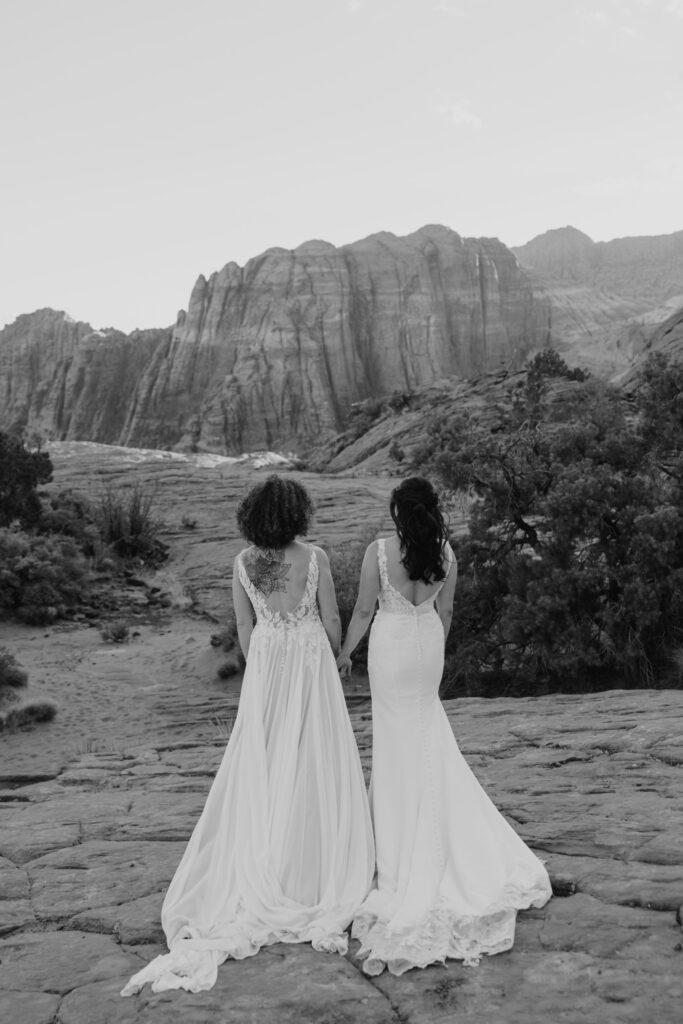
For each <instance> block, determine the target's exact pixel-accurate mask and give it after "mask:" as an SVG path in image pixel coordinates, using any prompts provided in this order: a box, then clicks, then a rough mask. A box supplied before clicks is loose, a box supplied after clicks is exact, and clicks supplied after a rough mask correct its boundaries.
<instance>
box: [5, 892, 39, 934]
mask: <svg viewBox="0 0 683 1024" xmlns="http://www.w3.org/2000/svg"><path fill="white" fill-rule="evenodd" d="M35 919H36V916H35V914H34V913H33V907H32V905H31V901H30V900H27V899H24V900H1V901H0V935H6V934H8V932H14V931H16V930H17V929H18V928H25V927H26V925H30V924H33V923H34V921H35Z"/></svg>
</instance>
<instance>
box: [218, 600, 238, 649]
mask: <svg viewBox="0 0 683 1024" xmlns="http://www.w3.org/2000/svg"><path fill="white" fill-rule="evenodd" d="M238 643H239V638H238V636H237V621H236V620H235V611H234V609H233V608H232V607H231V608H230V611H229V612H228V619H227V622H226V624H225V626H224V628H223V629H222V630H221V631H220V633H213V634H212V636H211V646H212V647H220V649H221V650H222V651H223V653H224V654H230V652H231V651H234V649H235V648H236V647H237V645H238Z"/></svg>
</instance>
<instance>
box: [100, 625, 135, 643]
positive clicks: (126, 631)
mask: <svg viewBox="0 0 683 1024" xmlns="http://www.w3.org/2000/svg"><path fill="white" fill-rule="evenodd" d="M100 636H101V637H102V639H103V640H104V641H106V642H107V643H112V644H123V643H125V642H126V640H129V639H130V627H129V625H128V623H127V622H124V621H123V619H117V620H116V621H115V622H108V623H107V624H106V625H105V626H103V627H102V629H101V630H100Z"/></svg>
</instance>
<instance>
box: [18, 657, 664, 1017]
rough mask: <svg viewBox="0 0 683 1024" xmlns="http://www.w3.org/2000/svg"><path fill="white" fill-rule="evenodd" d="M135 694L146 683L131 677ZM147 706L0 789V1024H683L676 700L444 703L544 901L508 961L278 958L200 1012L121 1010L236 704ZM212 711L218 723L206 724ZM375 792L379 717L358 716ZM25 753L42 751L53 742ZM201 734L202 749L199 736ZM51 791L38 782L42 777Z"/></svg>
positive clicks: (249, 968)
mask: <svg viewBox="0 0 683 1024" xmlns="http://www.w3.org/2000/svg"><path fill="white" fill-rule="evenodd" d="M140 677H141V678H140V679H139V680H138V682H140V683H142V682H144V677H145V670H144V668H143V667H141V669H140ZM207 698H208V694H207V692H206V688H205V687H204V688H202V687H199V688H193V689H192V690H190V691H187V692H185V694H184V699H182V700H181V699H180V691H179V689H178V688H177V687H173V686H171V687H170V689H169V690H167V691H164V690H159V691H156V692H155V693H154V695H153V697H150V695H149V692H147V696H145V695H144V693H143V696H142V698H141V701H140V705H139V708H138V710H139V715H140V720H141V721H142V722H144V723H145V724H146V726H147V735H146V737H145V738H144V739H143V738H142V736H141V735H138V737H137V739H136V740H135V741H131V740H126V739H119V741H118V742H115V740H114V735H115V734H114V733H113V734H112V742H111V746H110V747H109V748H106V747H105V746H103V747H102V748H101V749H99V750H96V751H93V752H91V753H83V754H81V755H80V756H78V757H76V758H75V759H74V760H73V761H72V762H71V763H70V764H69V765H68V766H67V767H65V768H63V769H62V770H61V771H59V772H56V773H55V775H54V777H53V778H50V779H45V780H44V781H42V782H35V783H28V784H26V785H21V786H17V785H16V784H15V782H13V781H12V775H11V772H10V773H9V776H8V773H7V765H6V762H5V761H4V760H3V767H2V774H3V779H2V780H0V784H2V786H3V788H2V790H1V791H0V800H1V801H2V802H1V803H0V814H1V816H2V829H1V831H0V932H1V933H2V938H0V1019H2V1020H3V1021H4V1020H7V1021H12V1022H17V1024H19V1022H21V1024H110V1022H111V1024H115V1022H140V1024H143V1022H144V1024H155V1022H159V1024H161V1022H164V1024H167V1022H170V1021H176V1020H177V1021H179V1022H180V1021H182V1022H183V1024H187V1022H188V1021H189V1022H197V1024H204V1022H206V1024H209V1022H211V1024H223V1022H225V1024H228V1022H230V1024H233V1022H234V1024H237V1022H239V1024H244V1022H250V1024H273V1022H276V1021H277V1022H278V1024H283V1022H287V1021H292V1022H295V1021H296V1022H299V1021H310V1022H316V1024H352V1022H353V1024H355V1022H357V1021H358V1022H360V1021H362V1022H370V1024H375V1022H376V1024H380V1022H381V1024H384V1022H387V1024H389V1022H395V1024H398V1022H409V1024H422V1022H425V1024H427V1022H429V1024H435V1022H442V1021H443V1022H446V1021H452V1020H454V1019H457V1020H460V1019H462V1020H466V1021H472V1022H477V1024H490V1022H491V1021H500V1022H510V1024H512V1022H515V1024H516V1022H520V1024H522V1022H524V1024H534V1022H539V1024H540V1022H543V1024H547V1022H550V1021H552V1022H556V1021H557V1022H559V1021H563V1022H572V1024H573V1022H579V1021H581V1022H584V1021H585V1022H591V1024H593V1022H595V1021H601V1022H603V1024H612V1022H615V1024H616V1022H633V1024H641V1022H644V1021H652V1022H656V1024H669V1022H671V1024H674V1022H678V1021H680V1012H681V1005H682V1000H683V933H682V931H681V927H680V924H679V923H677V919H676V915H677V912H678V913H679V920H680V911H679V908H680V906H681V904H683V844H682V843H681V837H682V836H683V785H682V783H683V739H682V734H683V694H680V693H676V692H644V691H643V692H625V691H616V692H615V691H612V692H609V693H604V694H598V695H594V696H588V697H587V696H560V697H546V698H541V699H536V700H531V699H528V700H496V701H491V702H487V701H484V700H476V699H472V700H462V701H452V702H449V704H448V706H447V707H448V713H449V716H450V720H451V723H452V725H453V728H454V731H455V733H456V735H457V736H458V737H459V740H460V744H461V747H462V749H463V751H464V753H465V755H466V756H467V758H468V760H469V763H470V764H471V765H472V767H473V769H474V770H475V772H476V774H477V775H478V777H479V779H480V780H481V782H482V783H483V784H484V786H485V787H486V789H487V790H488V792H489V794H490V796H491V797H492V798H493V800H494V801H495V802H496V803H497V804H498V806H499V807H500V808H501V809H502V810H503V811H504V813H505V814H506V815H507V816H508V818H509V819H510V821H511V822H512V823H513V824H514V826H515V827H516V828H517V829H518V830H519V831H520V833H521V834H522V835H523V836H524V838H525V839H526V840H527V841H529V842H530V844H531V845H532V846H533V847H534V848H535V849H536V850H537V851H538V852H539V854H540V855H541V856H542V857H543V858H545V859H546V861H547V864H548V868H549V870H550V874H551V878H552V881H553V886H554V890H555V893H556V896H555V898H553V900H552V901H551V902H550V903H549V904H548V906H547V907H545V908H544V909H543V910H533V911H529V912H524V913H521V914H520V916H519V921H518V927H517V938H516V943H515V947H514V949H513V950H512V951H511V952H509V953H505V954H502V955H499V956H497V957H492V958H490V959H484V960H483V961H482V963H481V964H480V966H479V967H477V968H465V967H463V966H462V965H461V964H459V963H456V962H450V963H449V964H448V965H447V966H446V967H442V966H434V967H430V968H428V969H427V970H424V971H412V972H410V973H409V974H407V975H404V976H403V977H401V978H393V977H390V976H388V975H386V974H385V975H382V976H381V977H379V978H376V979H372V980H370V979H368V978H366V977H365V976H364V975H363V974H362V973H361V971H360V969H359V964H358V962H357V961H355V960H354V957H353V952H354V948H355V946H353V944H352V950H351V953H350V955H349V957H348V959H342V958H340V957H338V956H336V955H335V956H328V955H325V954H318V953H314V952H313V951H312V950H311V948H310V947H305V946H286V945H279V946H275V947H272V948H271V949H269V950H267V951H264V952H262V953H260V954H259V955H258V956H257V957H255V958H253V959H249V960H246V961H241V962H229V963H226V964H225V965H223V966H222V967H221V968H220V970H219V978H218V984H217V985H216V987H215V988H214V989H213V990H212V991H211V992H209V993H204V994H199V995H188V994H186V993H179V992H175V993H165V994H163V995H154V994H152V993H151V992H150V991H149V990H148V989H146V990H144V991H143V993H141V994H140V995H139V996H137V997H134V998H131V999H122V998H120V997H119V995H118V992H119V989H120V988H121V986H122V985H123V984H124V983H125V981H126V980H127V978H128V976H129V975H130V974H131V973H132V972H134V971H135V970H137V969H139V967H140V965H141V964H142V963H144V962H145V961H147V960H148V959H149V958H150V957H152V956H154V955H156V954H157V953H159V952H162V951H163V941H162V934H161V931H160V926H159V910H160V905H161V901H162V898H163V893H164V890H165V887H166V885H167V883H168V881H169V880H170V878H171V876H172V874H173V871H174V868H175V866H176V864H177V862H178V859H179V857H180V854H181V851H182V849H183V844H184V842H185V841H186V839H187V838H188V836H189V834H190V831H191V829H192V827H193V824H194V822H195V821H196V819H197V816H198V814H199V812H200V810H201V808H202V805H203V801H204V798H205V795H206V793H207V791H208V788H209V785H210V783H211V778H212V775H213V773H214V772H215V769H216V767H217V765H218V763H219V761H220V758H221V756H222V752H223V748H224V743H225V737H226V735H227V730H228V728H229V725H225V724H224V725H223V726H221V725H220V724H218V725H216V724H214V725H213V726H211V723H210V722H209V715H212V716H214V719H215V720H218V722H219V723H220V722H223V723H226V722H229V720H230V718H231V716H232V715H233V714H234V709H235V706H236V699H237V693H236V690H235V689H234V690H233V691H232V692H228V693H222V694H219V693H216V692H213V693H212V694H211V699H210V702H209V700H208V699H207ZM209 703H210V704H211V710H210V711H209V708H208V704H209ZM351 714H352V720H353V724H354V730H355V734H356V737H357V740H358V744H359V748H360V751H361V755H362V758H363V762H364V766H365V768H366V770H367V769H368V767H369V759H370V742H371V733H370V729H371V725H370V707H369V705H367V704H366V705H361V706H360V707H357V708H355V709H353V708H352V711H351ZM49 728H51V727H50V726H48V727H45V729H44V730H41V731H39V730H36V731H35V732H34V733H32V734H25V736H24V741H25V742H26V743H36V744H40V742H41V737H42V735H43V734H44V732H45V731H47V730H49ZM212 729H213V735H211V730H212ZM46 774H47V773H46Z"/></svg>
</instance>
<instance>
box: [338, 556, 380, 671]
mask: <svg viewBox="0 0 683 1024" xmlns="http://www.w3.org/2000/svg"><path fill="white" fill-rule="evenodd" d="M378 596H379V570H378V568H377V541H373V542H372V544H370V546H369V547H368V549H367V551H366V552H365V557H364V558H363V565H362V567H361V571H360V583H359V585H358V597H357V598H356V604H355V607H354V609H353V615H352V616H351V621H350V622H349V628H348V629H347V631H346V636H345V637H344V643H343V644H342V647H341V651H340V652H339V661H347V660H348V658H349V657H350V656H351V654H352V653H353V651H355V649H356V647H357V646H358V644H359V643H360V642H361V640H362V639H363V637H364V636H365V634H366V632H367V629H368V626H369V625H370V621H371V620H372V616H373V615H374V614H375V605H376V604H377V598H378ZM339 661H338V662H337V663H338V664H339Z"/></svg>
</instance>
